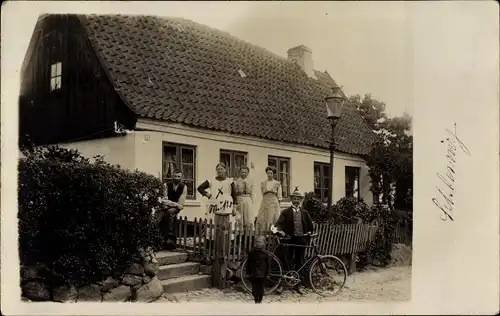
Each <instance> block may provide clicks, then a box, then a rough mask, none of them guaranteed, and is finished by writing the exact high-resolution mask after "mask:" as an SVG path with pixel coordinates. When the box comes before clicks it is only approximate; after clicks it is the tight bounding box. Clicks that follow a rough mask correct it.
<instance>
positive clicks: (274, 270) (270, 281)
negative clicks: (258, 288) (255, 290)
mask: <svg viewBox="0 0 500 316" xmlns="http://www.w3.org/2000/svg"><path fill="white" fill-rule="evenodd" d="M268 253H269V256H270V258H271V264H270V266H269V276H268V277H267V279H266V283H265V286H264V294H265V295H269V294H271V293H272V292H274V291H275V290H276V289H277V288H278V286H279V285H280V284H281V278H282V277H283V269H282V267H281V262H280V259H278V257H276V256H275V255H274V254H273V253H271V252H268ZM247 262H248V261H247V259H245V261H243V264H242V265H241V283H243V287H244V288H245V290H246V291H247V292H248V293H252V283H251V282H250V279H249V276H248V274H247V273H246V272H247Z"/></svg>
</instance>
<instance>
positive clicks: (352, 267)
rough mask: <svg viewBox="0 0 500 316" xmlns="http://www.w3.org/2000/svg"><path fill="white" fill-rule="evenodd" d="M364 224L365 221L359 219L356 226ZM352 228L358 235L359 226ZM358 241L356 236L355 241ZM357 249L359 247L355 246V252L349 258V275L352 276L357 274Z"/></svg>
mask: <svg viewBox="0 0 500 316" xmlns="http://www.w3.org/2000/svg"><path fill="white" fill-rule="evenodd" d="M362 222H363V221H362V220H361V218H357V219H356V223H355V224H356V225H361V223H362ZM352 226H353V228H354V229H355V230H354V234H355V235H357V232H358V230H357V229H356V228H357V226H354V225H352ZM356 239H357V236H355V240H356ZM356 248H357V245H356V244H354V247H353V250H352V252H351V255H350V256H349V260H348V267H347V271H348V273H349V275H351V274H353V273H354V272H356V256H357V252H356Z"/></svg>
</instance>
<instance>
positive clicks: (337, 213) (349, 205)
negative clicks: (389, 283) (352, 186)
mask: <svg viewBox="0 0 500 316" xmlns="http://www.w3.org/2000/svg"><path fill="white" fill-rule="evenodd" d="M303 206H304V208H305V209H306V210H308V211H309V213H310V214H311V217H312V219H313V221H314V222H315V223H328V222H329V221H330V217H329V214H328V211H327V208H326V206H325V204H324V203H323V202H321V201H320V200H318V199H317V198H315V197H314V192H309V193H306V194H305V197H304V202H303ZM332 209H333V214H332V217H331V220H332V221H333V223H334V224H345V223H353V222H354V221H355V220H356V218H360V219H361V220H362V221H363V222H364V223H370V224H377V226H378V230H377V233H376V235H375V237H374V239H373V240H372V242H370V243H369V244H368V245H367V247H366V249H365V251H363V252H361V253H359V254H358V258H359V265H360V266H361V267H363V266H367V265H371V264H374V263H378V264H381V265H387V264H389V263H390V261H391V250H392V241H393V237H394V231H395V228H396V224H397V222H398V218H397V217H396V216H394V214H393V212H392V211H391V210H390V209H389V207H385V206H383V205H382V204H375V205H373V206H372V207H369V206H368V205H367V204H366V203H365V202H364V201H363V200H358V199H357V198H353V197H344V198H342V199H340V200H339V201H337V203H336V204H334V205H333V207H332Z"/></svg>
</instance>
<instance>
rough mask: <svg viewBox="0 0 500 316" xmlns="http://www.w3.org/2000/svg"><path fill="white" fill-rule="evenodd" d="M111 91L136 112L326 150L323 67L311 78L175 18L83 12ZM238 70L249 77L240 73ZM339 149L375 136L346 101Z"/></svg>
mask: <svg viewBox="0 0 500 316" xmlns="http://www.w3.org/2000/svg"><path fill="white" fill-rule="evenodd" d="M80 17H81V21H82V24H83V25H84V27H85V28H86V30H87V34H88V35H89V37H90V40H91V43H92V45H93V47H94V49H95V51H96V52H97V54H99V55H100V57H101V60H102V61H103V66H104V68H105V69H106V70H107V73H108V75H109V77H110V79H111V80H112V81H113V85H114V87H115V89H116V90H119V91H121V95H122V97H123V98H124V101H125V103H126V104H127V105H128V106H130V108H131V109H132V110H134V111H135V112H136V113H137V114H138V115H140V116H144V117H154V118H156V119H162V120H168V121H173V122H180V123H184V124H189V125H192V126H198V127H203V128H210V129H215V130H220V131H229V132H231V133H235V134H245V135H252V136H257V137H261V138H267V139H273V140H277V141H282V142H288V143H297V144H303V145H308V146H316V147H322V148H328V146H329V143H328V138H329V135H330V124H329V122H328V120H327V118H326V115H325V112H326V110H325V105H324V98H325V97H326V96H327V95H328V93H329V91H330V90H329V89H330V88H331V87H332V86H334V85H336V84H335V82H334V81H333V80H332V79H331V77H330V75H328V73H326V72H325V73H322V72H319V71H315V75H316V78H317V79H312V78H309V77H308V76H307V75H306V74H305V73H304V72H302V71H301V70H300V68H299V67H298V66H297V65H295V64H293V63H290V62H288V61H287V60H286V59H284V58H281V57H279V56H277V55H274V54H272V53H270V52H269V51H267V50H265V49H263V48H260V47H257V46H255V45H252V44H249V43H246V42H244V41H242V40H239V39H237V38H235V37H233V36H231V35H229V34H227V33H225V32H222V31H219V30H215V29H211V28H209V27H206V26H204V25H201V24H197V23H195V22H192V21H189V20H185V19H179V18H160V17H152V16H121V15H87V16H80ZM238 70H242V71H243V72H244V73H245V75H246V77H244V78H242V77H241V76H240V74H239V72H238ZM337 126H338V127H337V129H336V130H337V133H336V135H337V142H338V146H337V149H338V150H339V151H342V152H346V153H351V154H366V153H368V151H369V150H370V144H371V143H372V141H373V139H374V135H373V133H372V132H371V131H370V129H369V128H368V126H367V125H366V124H365V123H364V122H363V120H362V118H361V116H360V115H359V113H357V111H356V110H355V109H354V108H352V107H351V106H350V105H347V106H346V109H345V110H344V112H343V114H342V117H341V119H340V120H339V122H338V124H337Z"/></svg>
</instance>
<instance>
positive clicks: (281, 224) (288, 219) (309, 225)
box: [275, 207, 314, 236]
mask: <svg viewBox="0 0 500 316" xmlns="http://www.w3.org/2000/svg"><path fill="white" fill-rule="evenodd" d="M300 212H301V215H302V216H301V218H302V231H303V232H304V233H308V232H313V231H314V224H313V221H312V218H311V215H310V214H309V212H308V211H306V210H305V209H304V208H302V207H300ZM275 226H277V227H278V228H280V229H281V230H282V231H283V232H284V233H285V234H287V235H290V236H293V233H294V230H295V229H294V223H293V208H292V207H289V208H286V209H284V210H283V211H282V212H281V215H280V217H279V218H278V221H277V222H276V224H275Z"/></svg>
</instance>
